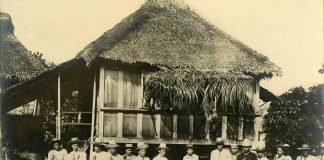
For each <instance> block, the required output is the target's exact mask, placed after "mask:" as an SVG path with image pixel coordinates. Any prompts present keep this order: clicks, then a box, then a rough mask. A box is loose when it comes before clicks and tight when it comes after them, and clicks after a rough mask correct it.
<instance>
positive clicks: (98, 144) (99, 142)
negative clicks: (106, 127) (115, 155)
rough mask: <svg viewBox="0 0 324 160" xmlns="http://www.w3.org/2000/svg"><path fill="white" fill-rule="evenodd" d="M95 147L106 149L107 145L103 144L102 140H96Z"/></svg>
mask: <svg viewBox="0 0 324 160" xmlns="http://www.w3.org/2000/svg"><path fill="white" fill-rule="evenodd" d="M92 144H93V146H99V147H102V148H105V147H106V144H105V143H103V142H102V141H101V140H100V139H98V138H96V139H95V141H94V142H93V143H92Z"/></svg>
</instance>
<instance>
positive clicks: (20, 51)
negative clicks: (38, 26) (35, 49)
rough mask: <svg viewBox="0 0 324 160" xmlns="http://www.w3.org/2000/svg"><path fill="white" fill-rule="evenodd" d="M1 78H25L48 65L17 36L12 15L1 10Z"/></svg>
mask: <svg viewBox="0 0 324 160" xmlns="http://www.w3.org/2000/svg"><path fill="white" fill-rule="evenodd" d="M0 33H1V34H0V47H1V48H0V79H19V80H25V79H28V78H30V77H33V76H35V75H37V74H39V73H41V72H43V71H45V69H46V67H45V65H44V64H42V63H41V62H40V61H39V60H38V59H36V58H35V57H34V56H33V55H32V54H31V53H30V52H29V51H28V50H27V49H26V48H25V47H24V46H23V45H22V44H21V43H20V42H19V40H18V39H17V38H16V37H15V35H14V26H13V24H12V21H11V17H10V16H9V15H8V14H7V13H2V12H0Z"/></svg>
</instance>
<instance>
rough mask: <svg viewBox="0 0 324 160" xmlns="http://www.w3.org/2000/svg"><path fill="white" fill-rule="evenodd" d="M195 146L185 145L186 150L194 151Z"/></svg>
mask: <svg viewBox="0 0 324 160" xmlns="http://www.w3.org/2000/svg"><path fill="white" fill-rule="evenodd" d="M194 148H195V146H194V145H193V144H187V145H186V149H194Z"/></svg>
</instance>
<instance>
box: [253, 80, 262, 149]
mask: <svg viewBox="0 0 324 160" xmlns="http://www.w3.org/2000/svg"><path fill="white" fill-rule="evenodd" d="M259 97H260V85H259V81H256V82H255V93H254V96H253V107H254V112H255V114H259V110H260V109H259ZM261 123H262V118H261V117H255V118H254V137H253V141H254V142H255V143H256V142H258V137H259V132H260V127H261V126H260V125H261Z"/></svg>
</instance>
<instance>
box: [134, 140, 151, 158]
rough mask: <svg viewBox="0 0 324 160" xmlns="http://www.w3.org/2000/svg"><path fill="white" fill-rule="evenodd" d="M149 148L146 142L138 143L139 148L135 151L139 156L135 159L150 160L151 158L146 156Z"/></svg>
mask: <svg viewBox="0 0 324 160" xmlns="http://www.w3.org/2000/svg"><path fill="white" fill-rule="evenodd" d="M148 147H149V146H148V145H147V144H145V143H144V142H139V143H137V148H136V149H135V151H136V152H137V153H138V156H137V157H136V158H135V160H150V158H148V157H146V156H145V155H146V150H147V148H148Z"/></svg>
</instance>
